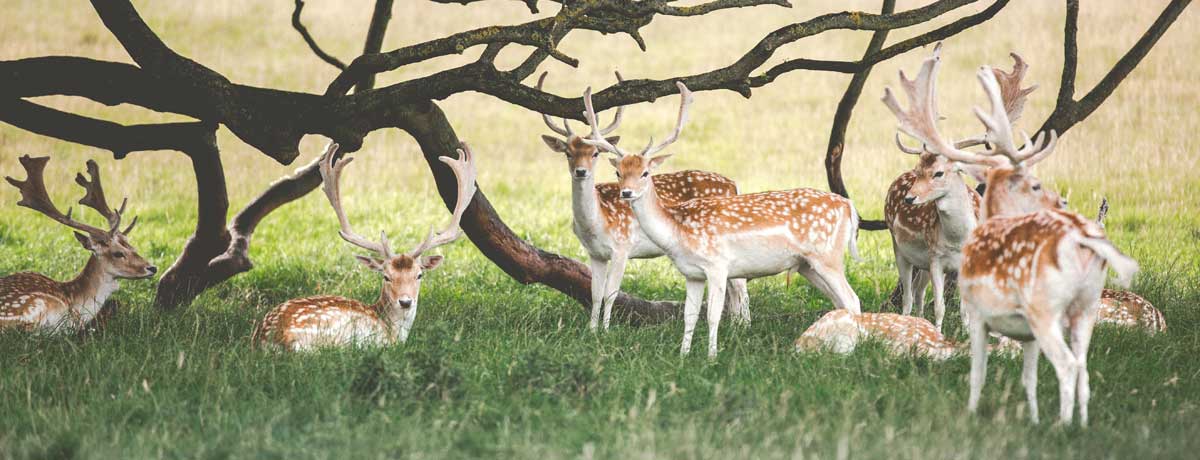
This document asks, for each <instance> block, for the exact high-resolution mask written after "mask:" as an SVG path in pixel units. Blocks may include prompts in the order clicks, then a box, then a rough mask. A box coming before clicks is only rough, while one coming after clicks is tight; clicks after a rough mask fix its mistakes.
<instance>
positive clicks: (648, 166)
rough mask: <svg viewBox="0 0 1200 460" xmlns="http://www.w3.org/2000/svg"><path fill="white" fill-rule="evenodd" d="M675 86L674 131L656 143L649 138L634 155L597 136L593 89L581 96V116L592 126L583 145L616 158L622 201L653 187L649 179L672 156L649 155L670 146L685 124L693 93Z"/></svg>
mask: <svg viewBox="0 0 1200 460" xmlns="http://www.w3.org/2000/svg"><path fill="white" fill-rule="evenodd" d="M675 86H677V87H679V118H678V119H677V120H676V122H675V130H674V131H673V132H671V135H670V136H669V137H667V139H666V140H664V141H662V142H660V143H658V144H655V143H654V138H653V137H652V138H650V142H649V143H647V144H646V148H644V149H642V151H641V152H639V153H638V154H637V155H628V154H626V153H625V151H623V150H621V149H620V148H619V147H617V146H616V145H615V144H613V143H611V142H608V140H607V139H604V137H602V136H601V135H599V134H598V133H599V130H598V129H597V122H596V111H595V110H593V109H592V89H591V88H588V89H587V90H585V91H584V93H583V105H584V108H585V109H586V110H585V111H584V117H586V118H587V120H588V124H589V125H591V126H592V135H591V136H589V137H588V138H587V139H584V140H583V142H585V143H587V144H589V145H593V146H595V147H597V148H599V149H600V150H603V151H605V152H608V153H611V154H613V155H616V158H610V159H609V161H610V162H611V163H612V165H613V167H615V168H617V184H618V186H619V187H620V189H621V199H624V200H636V199H638V198H640V197H642V196H644V195H645V193H646V191H647V190H649V189H650V187H651V186H653V181H652V180H651V178H650V173H651V172H653V171H654V169H655V168H658V167H659V166H660V165H662V164H663V163H664V162H665V161H666V160H667V158H670V157H671V155H669V154H668V155H659V156H651V155H654V154H655V153H658V152H659V151H661V150H662V149H664V148H666V147H667V146H668V145H671V144H672V143H674V142H675V141H676V140H678V139H679V133H681V132H682V131H683V125H684V123H686V122H687V117H688V107H689V106H691V104H692V92H691V91H689V90H688V88H687V86H685V85H684V84H683V82H675Z"/></svg>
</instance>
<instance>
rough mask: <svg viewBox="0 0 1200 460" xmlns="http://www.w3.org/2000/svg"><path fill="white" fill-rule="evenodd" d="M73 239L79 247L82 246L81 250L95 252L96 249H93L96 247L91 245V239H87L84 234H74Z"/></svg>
mask: <svg viewBox="0 0 1200 460" xmlns="http://www.w3.org/2000/svg"><path fill="white" fill-rule="evenodd" d="M75 239H76V240H79V244H80V245H81V246H83V248H84V249H87V250H89V251H95V250H96V249H95V248H96V245H95V244H93V243H92V239H91V238H90V237H88V236H87V235H84V234H82V233H79V232H75Z"/></svg>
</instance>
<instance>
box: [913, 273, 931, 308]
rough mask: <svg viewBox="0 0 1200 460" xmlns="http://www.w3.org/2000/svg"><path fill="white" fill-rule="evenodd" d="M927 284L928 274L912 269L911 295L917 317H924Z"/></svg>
mask: <svg viewBox="0 0 1200 460" xmlns="http://www.w3.org/2000/svg"><path fill="white" fill-rule="evenodd" d="M928 284H929V272H927V271H925V270H921V269H919V268H914V269H913V287H912V288H913V294H914V296H913V297H915V299H914V302H915V303H916V306H915V308H916V309H917V316H920V317H922V318H924V317H925V286H927V285H928Z"/></svg>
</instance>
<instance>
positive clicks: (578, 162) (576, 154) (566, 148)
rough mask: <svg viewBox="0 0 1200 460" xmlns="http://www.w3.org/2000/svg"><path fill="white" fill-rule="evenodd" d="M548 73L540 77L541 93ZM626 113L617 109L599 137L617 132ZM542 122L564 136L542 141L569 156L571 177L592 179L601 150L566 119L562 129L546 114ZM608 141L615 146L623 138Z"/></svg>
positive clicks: (622, 107) (539, 86) (618, 79)
mask: <svg viewBox="0 0 1200 460" xmlns="http://www.w3.org/2000/svg"><path fill="white" fill-rule="evenodd" d="M548 73H549V72H542V76H540V77H538V84H537V89H538V91H541V89H542V83H543V82H544V81H545V80H546V75H547V74H548ZM615 73H616V75H617V82H618V83H621V82H624V81H625V80H624V79H622V78H621V73H620V72H615ZM624 112H625V107H624V106H621V107H617V115H616V116H615V117H613V121H612V123H610V124H609V125H608V126H607V127H605V128H604V129H600V130H599V131H598V133H599V135H600V136H607V135H608V134H609V133H612V132H613V131H615V130H616V129H617V127H618V126H620V125H621V115H622V114H623V113H624ZM542 121H543V122H545V123H546V127H547V128H550V130H551V131H554V132H555V133H556V134H558V135H559V136H562V137H555V136H549V135H542V141H543V142H545V143H546V145H547V146H548V147H550V150H553V151H555V152H559V153H562V154H565V155H566V156H567V168H568V169H569V171H570V172H571V177H573V178H574V179H575V180H583V179H587V178H589V177H592V176H593V175H594V172H595V169H596V159H597V158H599V157H600V149H598V148H596V147H595V146H592V145H589V144H587V143H586V142H584V137H580V136H579V135H577V134H575V132H574V131H572V130H571V125H570V123H568V122H567V119H566V118H563V119H562V127H561V128H559V127H557V126H555V125H554V122H553V121H551V119H550V116H549V115H546V114H544V113H543V114H542ZM596 133H597V131H595V128H593V133H592V134H596ZM592 134H588V135H587V136H591V135H592ZM585 137H586V136H585ZM606 140H607V141H608V142H609V143H611V144H614V145H615V144H616V143H617V142H618V141H620V140H621V136H612V137H608V138H606Z"/></svg>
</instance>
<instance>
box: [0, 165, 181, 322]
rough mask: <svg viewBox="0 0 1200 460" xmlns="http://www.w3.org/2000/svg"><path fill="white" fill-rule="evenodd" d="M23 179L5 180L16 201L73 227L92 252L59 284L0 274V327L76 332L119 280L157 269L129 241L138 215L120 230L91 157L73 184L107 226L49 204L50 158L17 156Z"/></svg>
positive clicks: (119, 211)
mask: <svg viewBox="0 0 1200 460" xmlns="http://www.w3.org/2000/svg"><path fill="white" fill-rule="evenodd" d="M20 161H21V166H22V167H24V168H25V174H26V176H27V178H26V179H25V180H24V181H18V180H16V179H13V178H11V177H8V178H7V179H8V182H9V183H10V184H12V185H13V186H14V187H16V188H17V189H18V190H20V192H21V200H20V201H18V202H17V205H19V206H24V207H26V208H29V209H32V210H34V211H37V212H40V213H42V214H43V215H45V216H46V217H49V218H50V219H52V220H54V221H55V222H58V223H60V224H63V225H66V226H67V227H69V228H71V229H73V230H75V239H76V240H79V244H80V245H82V246H83V248H84V249H86V250H88V251H89V252H91V253H92V255H91V257H89V258H88V261H87V264H86V265H84V267H83V272H81V273H80V274H79V276H76V277H75V279H72V280H71V281H67V282H59V281H55V280H52V279H50V278H48V277H45V276H42V275H40V274H37V273H30V272H24V273H15V274H12V275H9V276H6V277H3V278H0V329H6V328H21V329H25V330H36V331H45V332H79V331H81V330H82V329H83V328H84V327H86V325H87V324H88V323H90V322H91V321H92V319H94V318H96V316H97V314H99V313H100V311H101V308H102V307H103V306H104V302H105V301H106V300H108V297H109V296H110V295H112V293H113V292H114V291H116V290H117V287H118V285H117V280H118V279H121V278H127V279H130V278H137V279H140V278H149V277H151V276H154V273H155V272H157V271H158V268H157V267H155V266H154V265H151V264H150V262H147V261H146V259H144V258H142V256H140V255H138V253H137V250H136V249H134V248H133V246H132V245H131V244H130V243H129V238H128V235H129V232H131V231H133V226H134V225H135V224H137V218H136V217H135V218H133V220H131V221H130V222H129V226H127V227H125V229H124V230H120V225H121V216H122V215H124V213H125V205H126V204H127V203H128V200H121V208H120V209H113V208H110V207H109V206H108V201H107V200H106V199H105V197H104V187H103V186H102V185H101V184H100V170H99V167H97V166H96V162H95V161H91V160H88V162H87V173H88V176H90V179H89V178H86V177H84V176H83V174H79V175H78V176H76V177H75V182H77V183H78V184H79V185H81V186H83V189H84V191H85V193H84V196H83V198H81V199H80V200H79V204H81V205H83V206H87V207H89V208H92V209H95V210H96V212H98V213H100V215H101V216H104V218H105V219H106V220H107V221H108V229H102V228H99V227H93V226H91V225H87V224H85V223H82V222H79V221H77V220H75V219H73V218H72V217H71V209H69V208H68V209H67V213H66V214H63V213H62V212H61V211H59V210H58V208H57V207H55V206H54V202H52V201H51V200H50V195H49V194H48V193H47V191H46V182H45V180H44V178H43V176H44V174H45V171H46V163H48V162H49V161H50V157H38V158H32V157H30V156H29V155H24V156H22V157H21V158H20Z"/></svg>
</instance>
